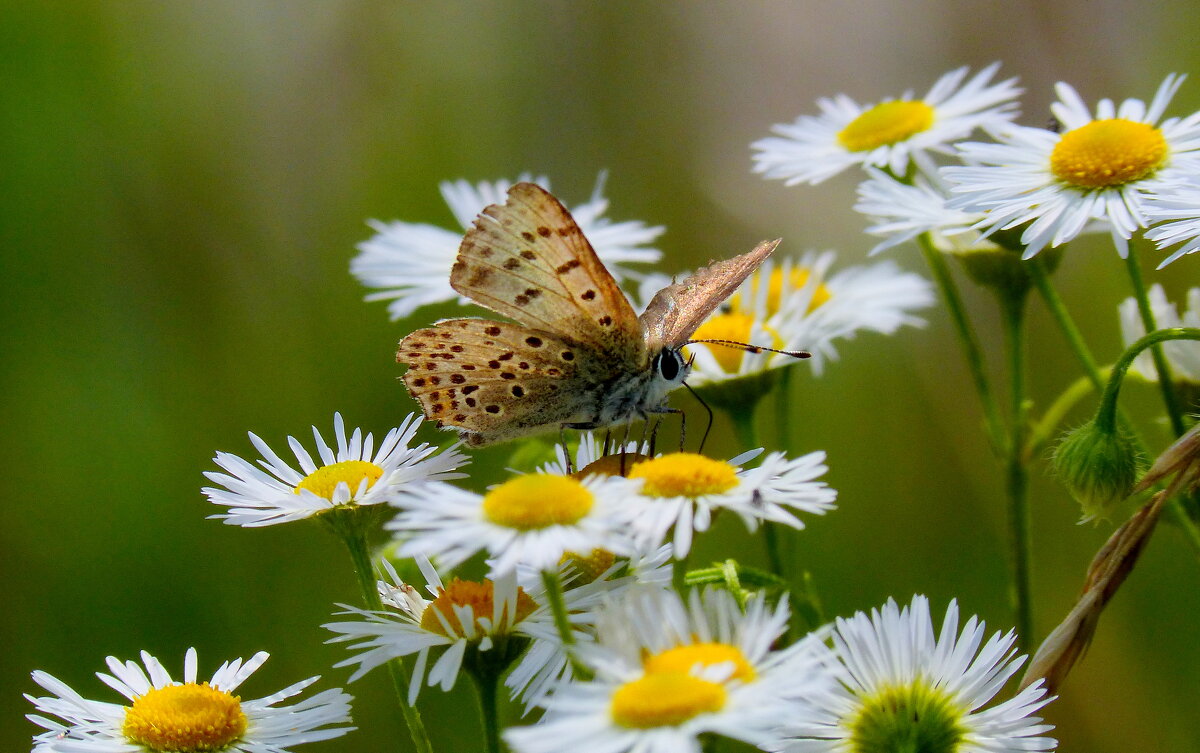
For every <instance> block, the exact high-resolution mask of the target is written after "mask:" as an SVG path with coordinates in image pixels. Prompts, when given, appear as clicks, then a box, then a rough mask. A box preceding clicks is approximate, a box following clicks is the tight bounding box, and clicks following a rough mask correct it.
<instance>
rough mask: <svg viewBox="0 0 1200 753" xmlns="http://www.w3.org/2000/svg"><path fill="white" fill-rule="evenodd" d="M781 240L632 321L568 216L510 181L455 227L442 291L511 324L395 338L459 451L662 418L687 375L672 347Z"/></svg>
mask: <svg viewBox="0 0 1200 753" xmlns="http://www.w3.org/2000/svg"><path fill="white" fill-rule="evenodd" d="M778 243H779V241H769V242H763V243H760V244H759V245H758V246H757V247H756V248H755V249H754V250H753V251H751V252H749V253H747V254H743V255H741V256H738V257H735V258H733V259H730V260H727V261H724V262H719V263H716V264H713V265H711V266H710V267H707V268H705V269H701V270H700V271H698V272H696V273H695V274H693V275H692V276H691V277H689V278H688V279H686V280H684V281H683V282H682V283H678V284H673V285H669V286H667V287H666V288H663V289H662V290H660V291H659V292H658V294H656V295H655V296H654V298H653V300H652V301H651V302H650V305H649V307H648V308H647V310H646V312H645V313H644V314H642V316H641V317H640V318H639V317H638V316H637V314H636V313H635V312H634V310H633V307H632V306H631V305H630V303H629V300H628V299H627V298H626V297H625V294H624V293H623V292H622V291H621V289H620V287H618V286H617V283H616V280H614V279H613V277H612V275H611V274H610V273H609V272H608V270H607V269H605V267H604V264H603V263H602V262H601V261H600V259H599V257H597V256H596V252H595V251H594V250H593V249H592V246H591V244H590V243H588V241H587V239H586V238H585V237H584V235H583V232H582V231H581V230H580V229H579V226H578V225H577V224H576V223H575V220H574V219H573V218H572V217H571V215H570V213H569V212H568V211H567V210H566V208H565V207H563V205H562V204H560V203H559V201H558V200H557V199H555V198H554V197H553V196H551V195H550V194H549V193H548V192H547V191H545V190H544V189H542V188H541V187H539V186H537V185H534V184H532V183H518V184H516V185H514V186H513V187H512V188H511V189H509V192H508V201H507V202H505V203H504V204H503V205H500V204H496V205H492V206H489V207H487V208H486V209H484V210H483V212H482V213H481V214H480V215H479V217H478V218H477V219H476V220H475V223H474V227H472V228H471V229H470V230H469V231H467V234H466V236H465V237H464V238H463V241H462V245H461V246H460V247H459V251H458V259H457V260H456V261H455V264H454V268H453V270H452V271H451V273H450V285H451V287H453V288H454V289H455V290H456V291H458V292H459V293H461V294H462V295H464V296H466V297H468V298H470V299H471V300H473V301H475V302H476V303H478V304H479V305H481V306H484V307H486V308H489V309H491V310H492V311H495V312H496V313H498V314H502V315H504V316H507V317H509V318H511V319H513V320H515V322H517V323H508V322H496V321H491V320H487V319H446V320H443V321H440V322H437V323H436V324H434V325H433V326H432V327H427V328H425V329H419V330H417V331H416V332H413V333H412V334H410V335H408V336H407V337H405V338H404V339H403V340H402V341H401V342H400V348H399V351H398V352H397V354H396V360H398V361H400V362H402V363H406V364H408V367H409V368H408V371H407V372H406V373H405V375H404V383H405V385H406V386H407V387H408V390H409V392H410V393H411V394H412V395H413V397H415V398H416V399H417V400H418V401H419V402H420V403H421V407H422V408H423V409H424V411H425V415H426V417H428V418H429V419H431V420H433V421H436V422H437V423H438V425H439V426H447V427H455V428H458V429H460V430H461V433H462V436H463V439H464V440H466V442H467V443H468V444H470V445H474V446H481V445H485V444H489V443H492V442H497V441H502V440H507V439H514V438H516V437H520V436H523V435H527V434H533V433H536V432H539V431H542V430H545V429H552V428H558V427H561V426H566V427H569V428H589V429H590V428H597V427H601V426H607V425H610V424H615V423H621V422H624V421H629V420H632V419H634V418H645V417H646V415H647V414H649V413H659V412H664V411H665V410H666V409H665V407H664V402H665V399H666V396H667V393H668V392H670V391H671V390H672V389H674V388H675V387H678V386H679V385H680V384H682V383H683V380H684V379H685V378H686V377H687V375H688V371H689V369H690V364H689V363H687V362H685V359H684V357H683V356H682V355H681V353H680V349H681V348H682V347H683V346H684V345H685V344H686V343H687V340H688V338H689V337H691V335H692V333H693V332H695V330H696V328H697V327H699V326H700V324H701V323H702V322H703V321H704V319H705V318H706V317H707V316H708V315H709V314H710V313H712V311H713V310H714V309H715V308H716V307H717V306H719V305H720V304H721V302H722V301H724V300H725V299H726V298H727V297H729V295H730V294H732V293H733V291H734V290H736V289H737V287H738V286H739V285H740V284H741V283H742V281H743V280H744V279H745V278H746V277H747V276H748V275H749V274H750V273H751V272H753V271H754V270H755V269H756V268H757V267H758V265H759V264H761V263H762V261H763V260H764V259H766V257H767V256H769V255H770V253H771V252H772V251H773V250H774V249H775V246H776V245H777V244H778Z"/></svg>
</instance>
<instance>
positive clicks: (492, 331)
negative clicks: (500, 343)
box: [483, 327, 500, 337]
mask: <svg viewBox="0 0 1200 753" xmlns="http://www.w3.org/2000/svg"><path fill="white" fill-rule="evenodd" d="M483 334H485V335H491V336H492V337H497V336H499V334H500V328H499V327H488V328H486V329H484V330H483Z"/></svg>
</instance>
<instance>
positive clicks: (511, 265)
mask: <svg viewBox="0 0 1200 753" xmlns="http://www.w3.org/2000/svg"><path fill="white" fill-rule="evenodd" d="M502 266H503V267H504V268H505V269H509V270H512V269H516V268H517V267H519V266H521V262H519V261H517V260H516V259H514V258H512V257H511V256H510V257H508V258H507V259H505V260H504V264H503V265H502Z"/></svg>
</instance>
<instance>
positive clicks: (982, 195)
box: [942, 74, 1200, 258]
mask: <svg viewBox="0 0 1200 753" xmlns="http://www.w3.org/2000/svg"><path fill="white" fill-rule="evenodd" d="M1182 82H1183V77H1182V76H1176V75H1174V74H1172V75H1170V76H1167V78H1166V79H1165V80H1164V81H1163V83H1162V85H1161V86H1159V88H1158V92H1157V93H1156V94H1155V95H1154V100H1153V101H1152V102H1151V103H1150V106H1149V107H1147V106H1146V104H1145V103H1143V102H1142V101H1141V100H1138V99H1127V100H1125V101H1124V102H1122V103H1121V105H1120V107H1117V106H1115V105H1114V104H1113V102H1112V101H1111V100H1108V99H1104V100H1101V101H1100V102H1099V104H1097V106H1096V114H1095V116H1094V117H1093V115H1092V113H1091V112H1090V111H1089V110H1088V107H1087V105H1085V104H1084V102H1083V100H1082V99H1081V98H1080V97H1079V95H1078V94H1077V93H1076V92H1075V90H1074V89H1073V88H1071V87H1070V86H1069V85H1068V84H1065V83H1061V82H1060V83H1059V84H1058V85H1057V86H1056V88H1055V91H1056V92H1057V93H1058V97H1059V100H1058V102H1056V103H1055V104H1054V105H1052V106H1051V110H1052V112H1053V113H1054V116H1055V118H1057V119H1058V121H1059V122H1060V123H1061V124H1062V130H1061V132H1055V131H1050V130H1046V129H1042V128H1026V127H1022V126H1011V127H1009V128H1008V129H1006V130H1004V131H1003V132H1002V133H1000V134H999V135H998V136H997V138H998V139H999V142H1000V143H996V144H983V143H966V144H960V145H959V154H960V156H961V157H962V158H963V161H964V162H967V163H968V165H969V166H967V167H945V168H942V175H943V176H944V177H945V178H946V179H947V180H948V181H949V182H950V183H951V184H952V186H951V191H952V192H953V193H955V194H958V196H957V197H956V198H955V199H954V200H952V201H951V202H950V206H951V207H952V208H955V209H963V210H966V211H969V212H983V213H986V217H985V218H984V219H983V220H981V221H980V222H979V223H977V225H976V227H977V228H980V229H984V228H986V229H987V231H988V232H992V231H994V230H999V229H1009V228H1015V227H1017V226H1019V225H1025V224H1026V223H1028V227H1026V228H1025V229H1024V231H1023V232H1022V234H1021V243H1022V244H1023V245H1024V246H1025V258H1029V257H1031V256H1033V255H1035V254H1037V253H1038V252H1039V251H1041V250H1042V249H1043V248H1045V247H1047V246H1051V247H1054V246H1059V245H1061V244H1063V243H1066V242H1067V241H1069V240H1071V239H1072V238H1074V237H1075V236H1077V235H1078V234H1079V233H1080V232H1081V231H1082V230H1083V229H1084V228H1085V227H1086V226H1087V225H1088V223H1089V222H1091V221H1098V222H1101V223H1103V224H1104V225H1106V227H1107V229H1108V231H1109V233H1110V234H1111V235H1112V239H1113V243H1114V244H1115V245H1116V247H1117V251H1118V252H1119V253H1120V255H1121V256H1122V257H1124V256H1125V255H1126V254H1127V253H1128V239H1129V237H1130V236H1131V235H1132V234H1133V233H1134V231H1135V230H1137V229H1138V228H1140V227H1145V226H1146V225H1147V224H1148V218H1147V216H1146V213H1145V211H1144V209H1143V201H1144V198H1145V195H1146V194H1153V193H1155V192H1156V191H1159V190H1161V189H1162V188H1163V187H1164V186H1167V185H1170V184H1171V183H1172V182H1174V181H1176V180H1178V178H1177V177H1174V176H1177V175H1179V174H1184V173H1186V172H1188V171H1194V170H1196V169H1197V168H1198V167H1200V113H1196V114H1193V115H1190V116H1188V117H1186V118H1168V119H1167V120H1162V116H1163V112H1164V111H1165V110H1166V108H1167V104H1168V103H1169V102H1170V101H1171V97H1172V96H1174V94H1175V91H1176V90H1177V89H1178V88H1179V85H1180V84H1181V83H1182ZM1160 120H1162V122H1161V123H1160V122H1159V121H1160Z"/></svg>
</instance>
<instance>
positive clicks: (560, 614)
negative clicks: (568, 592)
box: [542, 570, 592, 680]
mask: <svg viewBox="0 0 1200 753" xmlns="http://www.w3.org/2000/svg"><path fill="white" fill-rule="evenodd" d="M542 585H544V586H545V587H546V600H547V601H549V602H550V613H551V614H553V615H554V627H555V628H556V629H557V630H558V638H559V640H561V641H562V644H563V650H564V651H566V652H567V658H568V659H569V660H570V661H571V669H572V670H574V673H575V677H576V679H579V680H590V679H591V678H592V671H591V670H590V669H588V668H587V666H586V665H584V664H583V662H581V661H580V660H579V655H578V652H577V651H576V646H575V632H574V631H573V630H571V618H570V617H569V616H568V615H567V602H566V599H564V598H563V588H562V580H560V579H559V577H558V573H557V572H555V571H554V570H543V571H542Z"/></svg>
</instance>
